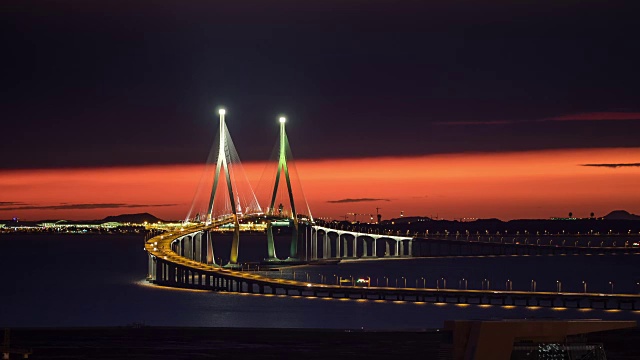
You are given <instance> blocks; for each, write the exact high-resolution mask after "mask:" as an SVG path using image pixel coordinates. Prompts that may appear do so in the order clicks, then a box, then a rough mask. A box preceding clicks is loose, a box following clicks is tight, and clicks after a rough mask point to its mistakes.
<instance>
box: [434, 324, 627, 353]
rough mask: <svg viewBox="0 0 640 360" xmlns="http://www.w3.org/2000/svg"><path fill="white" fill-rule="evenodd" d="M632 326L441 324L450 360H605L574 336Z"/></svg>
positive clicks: (600, 350)
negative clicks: (447, 334)
mask: <svg viewBox="0 0 640 360" xmlns="http://www.w3.org/2000/svg"><path fill="white" fill-rule="evenodd" d="M636 325H637V324H636V322H635V321H601V320H455V321H445V331H451V332H452V338H451V343H450V344H449V345H450V346H451V358H450V359H451V360H472V359H473V360H509V359H592V360H605V359H606V355H605V354H604V349H603V348H602V345H600V344H588V343H585V342H584V341H581V340H582V339H580V338H576V336H579V335H584V334H588V333H593V332H600V331H608V330H618V329H626V328H633V327H636Z"/></svg>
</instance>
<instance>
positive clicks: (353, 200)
mask: <svg viewBox="0 0 640 360" xmlns="http://www.w3.org/2000/svg"><path fill="white" fill-rule="evenodd" d="M368 201H391V200H389V199H376V198H357V199H349V198H347V199H340V200H329V201H327V202H328V203H330V204H344V203H357V202H368Z"/></svg>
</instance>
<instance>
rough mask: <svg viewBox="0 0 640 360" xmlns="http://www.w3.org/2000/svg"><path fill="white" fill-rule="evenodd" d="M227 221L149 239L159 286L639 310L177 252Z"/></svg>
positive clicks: (638, 305) (627, 297)
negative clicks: (291, 274) (345, 279)
mask: <svg viewBox="0 0 640 360" xmlns="http://www.w3.org/2000/svg"><path fill="white" fill-rule="evenodd" d="M222 224H223V223H214V224H211V225H208V226H196V227H190V228H188V229H186V230H180V231H174V232H173V233H170V234H162V235H159V236H155V237H153V238H150V239H149V240H147V242H146V243H145V250H146V251H147V252H148V253H149V259H150V260H149V261H150V269H151V270H150V274H149V278H150V280H151V281H152V282H154V283H156V284H158V285H164V286H171V287H178V288H189V289H203V290H213V291H228V292H238V293H257V294H273V295H292V296H304V297H320V298H339V299H354V300H356V299H365V300H387V301H389V300H390V301H407V302H431V303H451V304H477V305H503V306H538V307H571V308H593V309H621V310H636V309H640V296H638V295H634V294H601V293H567V292H535V291H494V290H458V289H428V288H396V287H378V286H374V287H359V286H343V285H329V284H318V283H310V282H303V281H296V280H287V279H277V278H271V277H267V276H262V275H259V274H255V273H250V272H243V271H238V270H233V269H225V268H222V267H220V266H218V265H209V264H204V263H202V262H199V261H195V260H191V259H188V258H186V257H184V256H180V255H178V254H177V253H176V252H175V251H173V250H172V246H171V245H172V243H173V242H174V241H176V240H178V239H180V238H181V237H184V236H187V235H190V234H194V233H197V232H201V231H206V230H210V229H214V228H216V227H218V226H220V225H222Z"/></svg>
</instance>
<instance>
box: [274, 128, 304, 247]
mask: <svg viewBox="0 0 640 360" xmlns="http://www.w3.org/2000/svg"><path fill="white" fill-rule="evenodd" d="M279 121H280V150H279V155H278V169H277V171H276V180H275V183H274V185H273V194H272V195H271V202H270V203H269V209H268V214H269V215H278V213H279V212H280V211H281V209H278V210H277V211H276V209H275V203H276V195H277V194H278V185H279V184H280V174H281V173H284V178H285V181H286V183H287V191H288V194H289V203H290V205H291V216H292V217H293V230H292V235H291V246H290V248H289V260H297V259H298V213H297V212H296V204H295V202H294V200H293V190H292V188H291V178H290V177H289V166H288V165H287V146H288V143H289V142H288V139H287V132H286V131H285V128H284V126H285V123H286V122H287V119H286V118H285V117H280V119H279ZM269 230H271V229H270V228H269ZM267 247H268V249H267V251H268V254H269V257H270V258H268V259H267V260H277V258H276V257H275V246H274V243H273V236H267Z"/></svg>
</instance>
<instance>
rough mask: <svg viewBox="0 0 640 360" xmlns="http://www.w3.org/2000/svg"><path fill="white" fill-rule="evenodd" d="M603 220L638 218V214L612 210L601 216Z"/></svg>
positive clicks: (639, 218) (639, 217)
mask: <svg viewBox="0 0 640 360" xmlns="http://www.w3.org/2000/svg"><path fill="white" fill-rule="evenodd" d="M603 219H605V220H640V216H638V215H635V214H631V213H629V212H628V211H625V210H614V211H612V212H610V213H609V214H607V215H605V216H604V217H603Z"/></svg>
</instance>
